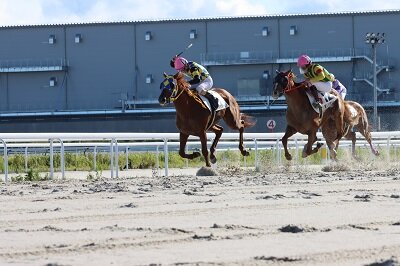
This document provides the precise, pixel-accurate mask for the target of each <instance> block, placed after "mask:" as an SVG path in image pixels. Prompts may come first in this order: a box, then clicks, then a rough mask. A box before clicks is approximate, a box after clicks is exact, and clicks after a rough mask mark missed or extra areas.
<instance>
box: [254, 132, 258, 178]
mask: <svg viewBox="0 0 400 266" xmlns="http://www.w3.org/2000/svg"><path fill="white" fill-rule="evenodd" d="M254 152H255V154H254V166H255V168H256V171H257V169H258V142H257V139H254Z"/></svg>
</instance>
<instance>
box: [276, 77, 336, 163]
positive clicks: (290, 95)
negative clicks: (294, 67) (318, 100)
mask: <svg viewBox="0 0 400 266" xmlns="http://www.w3.org/2000/svg"><path fill="white" fill-rule="evenodd" d="M294 79H295V75H294V73H293V72H292V71H291V70H289V71H287V72H279V71H277V75H276V77H275V79H274V90H273V92H272V97H273V98H274V99H277V98H279V97H280V96H282V95H284V96H285V98H286V102H287V106H288V107H287V111H286V122H287V127H286V132H285V135H284V136H283V138H282V144H283V147H284V149H285V157H286V159H287V160H289V161H290V160H292V155H291V154H290V153H289V151H288V149H287V141H288V138H290V137H291V136H293V135H294V134H296V133H297V132H300V133H301V134H304V135H307V136H308V141H307V144H306V145H305V146H304V149H303V153H302V157H303V158H305V157H307V156H309V155H312V154H314V153H316V152H318V150H319V149H320V148H321V147H322V145H323V144H322V143H319V142H317V146H316V147H315V148H314V149H313V144H314V143H315V142H316V141H317V131H318V129H319V128H320V127H321V125H323V124H324V123H325V122H326V121H328V119H332V121H334V122H335V123H334V124H335V126H334V127H335V129H336V130H335V134H329V135H327V136H326V137H325V136H324V137H325V139H326V140H327V143H328V141H329V143H332V145H330V146H329V149H330V151H331V153H330V154H331V156H332V158H333V159H336V145H333V143H336V142H337V141H338V140H340V139H341V138H342V136H343V134H344V126H343V117H344V102H343V99H342V98H341V97H340V96H339V94H337V93H336V91H333V90H332V94H335V96H336V97H337V100H336V101H335V102H334V103H333V104H332V106H331V107H330V108H328V109H327V110H325V112H324V113H323V115H322V117H320V115H319V114H318V113H317V112H316V111H314V109H313V108H312V106H311V104H310V102H309V99H308V97H307V95H306V90H305V89H306V88H307V85H306V84H305V83H296V82H295V81H294Z"/></svg>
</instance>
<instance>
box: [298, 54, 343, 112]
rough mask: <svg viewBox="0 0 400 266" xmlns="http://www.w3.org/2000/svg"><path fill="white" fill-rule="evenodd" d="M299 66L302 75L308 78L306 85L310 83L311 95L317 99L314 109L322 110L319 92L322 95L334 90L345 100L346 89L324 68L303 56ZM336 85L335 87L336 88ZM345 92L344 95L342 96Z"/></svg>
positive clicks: (299, 60) (300, 58)
mask: <svg viewBox="0 0 400 266" xmlns="http://www.w3.org/2000/svg"><path fill="white" fill-rule="evenodd" d="M297 66H298V67H299V69H300V73H301V74H303V75H304V77H305V78H306V83H309V84H310V85H311V86H309V88H310V91H311V94H312V95H313V96H314V98H315V102H314V103H313V106H314V107H317V108H319V109H320V110H321V109H322V105H321V103H320V100H319V97H318V91H320V92H322V93H327V92H329V91H330V90H331V89H332V88H334V89H336V90H340V91H338V92H339V94H340V95H341V96H342V97H343V98H344V96H345V95H346V88H345V87H344V86H343V85H342V84H341V83H340V81H338V80H337V79H335V76H334V75H333V74H331V73H329V72H328V70H326V69H325V68H324V67H323V66H321V65H319V64H314V63H313V62H312V60H311V58H310V57H309V56H308V55H301V56H300V57H299V59H298V60H297ZM334 85H335V86H334ZM343 92H344V94H342V93H343Z"/></svg>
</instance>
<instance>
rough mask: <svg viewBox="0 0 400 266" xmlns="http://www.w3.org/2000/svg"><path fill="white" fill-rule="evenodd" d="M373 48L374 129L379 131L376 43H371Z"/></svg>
mask: <svg viewBox="0 0 400 266" xmlns="http://www.w3.org/2000/svg"><path fill="white" fill-rule="evenodd" d="M372 50H373V61H374V62H373V68H374V69H373V75H374V94H373V95H374V101H373V103H374V130H375V131H379V130H380V129H379V123H378V91H377V86H378V84H377V83H378V82H377V71H376V44H372Z"/></svg>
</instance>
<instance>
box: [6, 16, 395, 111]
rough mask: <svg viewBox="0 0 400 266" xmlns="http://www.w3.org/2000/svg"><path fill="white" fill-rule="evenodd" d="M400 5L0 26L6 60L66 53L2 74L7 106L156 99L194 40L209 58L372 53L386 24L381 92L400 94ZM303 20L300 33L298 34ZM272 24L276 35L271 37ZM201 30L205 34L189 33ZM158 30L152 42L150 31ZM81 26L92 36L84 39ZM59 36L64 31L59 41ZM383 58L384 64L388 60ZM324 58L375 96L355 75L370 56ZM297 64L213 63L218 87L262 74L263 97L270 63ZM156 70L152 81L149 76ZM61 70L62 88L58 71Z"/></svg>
mask: <svg viewBox="0 0 400 266" xmlns="http://www.w3.org/2000/svg"><path fill="white" fill-rule="evenodd" d="M399 23H400V12H399V11H394V12H377V13H348V14H326V15H310V16H306V15H299V16H266V17H254V18H226V19H204V20H181V21H179V20H177V21H154V22H151V21H150V22H132V23H100V24H82V25H80V24H78V25H50V26H24V27H3V28H0V44H1V49H0V67H1V66H2V65H4V64H7V63H8V64H9V62H16V64H23V63H24V62H31V63H32V62H33V63H35V62H36V63H37V64H40V61H45V60H46V59H51V60H65V62H67V63H68V70H67V71H42V72H23V73H0V111H1V112H20V111H59V110H111V109H116V108H120V106H121V103H120V100H121V99H125V97H127V99H128V100H133V99H135V100H149V101H155V100H156V99H157V97H158V95H159V83H160V82H161V80H162V73H163V72H164V71H165V72H168V73H173V72H174V70H173V69H171V68H170V66H169V60H170V58H171V57H172V56H173V55H175V54H176V53H178V52H179V51H180V50H182V49H183V48H184V47H185V46H186V45H187V44H189V43H193V47H192V48H191V49H190V50H188V51H187V52H186V53H185V56H186V57H187V58H189V59H192V60H195V61H198V62H200V61H201V55H202V54H216V55H224V54H225V55H229V54H238V53H240V52H270V53H271V54H274V56H277V57H279V58H288V57H297V56H298V55H299V53H301V52H302V51H305V50H324V51H325V52H327V51H330V52H331V53H333V51H345V50H349V51H351V50H357V51H360V53H363V54H365V55H367V56H370V54H369V53H370V50H371V49H370V47H369V46H368V45H367V44H365V41H364V37H365V34H366V32H385V33H386V40H387V44H384V45H380V47H379V48H378V58H379V60H380V61H382V62H381V63H382V64H389V65H391V66H394V69H393V71H392V72H386V71H383V72H382V73H380V76H379V80H380V82H382V83H383V85H382V86H385V88H390V89H392V90H393V92H392V93H390V94H388V95H386V94H385V95H384V94H382V95H380V100H395V101H398V102H400V93H399V88H398V85H397V84H400V75H398V68H399V62H400V46H399V43H400V35H399V34H398V29H397V27H398V25H399ZM292 26H295V27H296V29H297V32H296V34H295V35H290V34H289V30H290V28H291V27H292ZM264 27H268V36H262V34H261V32H262V29H263V28H264ZM192 30H196V33H197V36H196V38H195V39H190V38H189V33H190V32H191V31H192ZM147 32H151V40H145V34H146V33H147ZM76 34H80V35H81V36H82V42H81V43H75V41H74V39H75V36H76ZM50 35H54V36H55V37H56V42H55V43H54V44H49V43H48V39H49V36H50ZM379 60H378V62H379ZM324 65H325V66H326V67H327V68H328V69H329V70H330V71H331V72H332V73H334V74H335V75H336V76H337V77H338V78H339V79H340V80H341V81H342V82H343V83H344V84H345V85H346V86H347V87H348V88H349V97H350V98H352V99H356V100H359V101H363V102H368V101H371V99H372V87H371V86H369V85H368V84H367V83H365V82H362V81H357V82H354V81H353V78H354V77H357V76H359V75H361V76H362V75H365V73H367V72H370V71H371V64H370V63H368V62H367V61H366V60H363V59H354V60H351V61H346V62H329V63H324ZM290 67H292V68H293V69H295V70H296V71H297V67H296V66H295V64H294V63H291V64H276V63H275V64H274V63H262V64H260V63H258V64H251V63H250V64H238V65H230V64H226V65H222V66H210V67H209V70H210V72H211V74H212V76H213V77H214V83H215V86H216V87H223V88H227V89H228V90H229V91H231V92H232V93H233V94H234V95H238V93H239V91H238V81H239V80H243V79H249V80H259V88H258V89H255V90H254V91H257V92H258V94H256V95H255V96H257V95H265V94H266V93H270V90H271V87H272V77H270V78H269V79H268V80H265V79H263V78H262V75H263V73H264V71H268V72H269V73H270V74H272V75H273V73H274V72H275V70H276V69H280V70H286V69H288V68H290ZM148 75H151V76H152V77H153V80H152V83H150V84H147V83H146V82H145V81H146V77H147V76H148ZM50 78H55V79H56V81H57V82H56V84H55V86H54V87H50V86H49V79H50Z"/></svg>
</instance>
